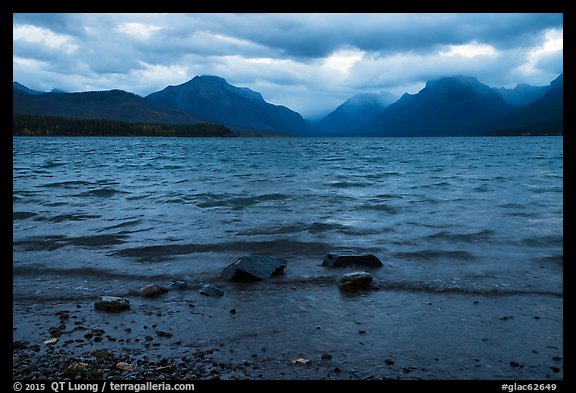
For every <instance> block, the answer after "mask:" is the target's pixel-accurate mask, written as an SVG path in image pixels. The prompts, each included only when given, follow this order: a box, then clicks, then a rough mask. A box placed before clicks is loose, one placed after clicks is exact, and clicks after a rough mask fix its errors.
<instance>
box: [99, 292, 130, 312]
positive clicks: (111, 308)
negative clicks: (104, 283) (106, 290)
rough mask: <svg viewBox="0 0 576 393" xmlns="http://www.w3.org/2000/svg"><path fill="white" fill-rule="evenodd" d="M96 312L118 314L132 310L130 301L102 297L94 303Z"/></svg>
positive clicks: (120, 298) (113, 297) (121, 298)
mask: <svg viewBox="0 0 576 393" xmlns="http://www.w3.org/2000/svg"><path fill="white" fill-rule="evenodd" d="M94 308H95V309H96V310H101V311H108V312H118V311H124V310H128V309H130V301H129V300H128V299H124V298H123V297H116V296H100V297H99V298H98V300H96V303H94Z"/></svg>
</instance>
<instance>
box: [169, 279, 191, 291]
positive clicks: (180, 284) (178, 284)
mask: <svg viewBox="0 0 576 393" xmlns="http://www.w3.org/2000/svg"><path fill="white" fill-rule="evenodd" d="M168 286H169V287H170V288H172V289H176V290H184V289H188V282H187V281H186V280H176V281H171V282H169V283H168Z"/></svg>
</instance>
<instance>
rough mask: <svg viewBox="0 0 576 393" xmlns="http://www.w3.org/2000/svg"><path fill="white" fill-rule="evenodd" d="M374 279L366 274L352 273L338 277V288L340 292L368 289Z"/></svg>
mask: <svg viewBox="0 0 576 393" xmlns="http://www.w3.org/2000/svg"><path fill="white" fill-rule="evenodd" d="M373 280H374V277H372V275H371V274H370V273H368V272H352V273H348V274H345V275H343V276H342V277H340V281H339V282H338V286H339V287H340V289H341V290H343V291H347V290H350V289H369V288H370V287H371V286H372V281H373Z"/></svg>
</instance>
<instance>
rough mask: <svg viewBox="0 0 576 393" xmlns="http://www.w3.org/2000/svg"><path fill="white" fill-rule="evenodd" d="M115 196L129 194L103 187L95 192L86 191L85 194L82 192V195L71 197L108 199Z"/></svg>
mask: <svg viewBox="0 0 576 393" xmlns="http://www.w3.org/2000/svg"><path fill="white" fill-rule="evenodd" d="M117 194H129V192H127V191H120V190H116V189H115V188H110V187H104V188H98V189H95V190H90V191H86V192H83V193H80V194H77V195H73V196H76V197H85V196H90V197H98V198H110V197H113V196H114V195H117Z"/></svg>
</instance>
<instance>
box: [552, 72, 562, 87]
mask: <svg viewBox="0 0 576 393" xmlns="http://www.w3.org/2000/svg"><path fill="white" fill-rule="evenodd" d="M563 84H564V74H560V75H558V77H557V78H556V79H554V80H553V81H552V82H550V87H551V88H553V89H555V88H557V87H562V86H563Z"/></svg>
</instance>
